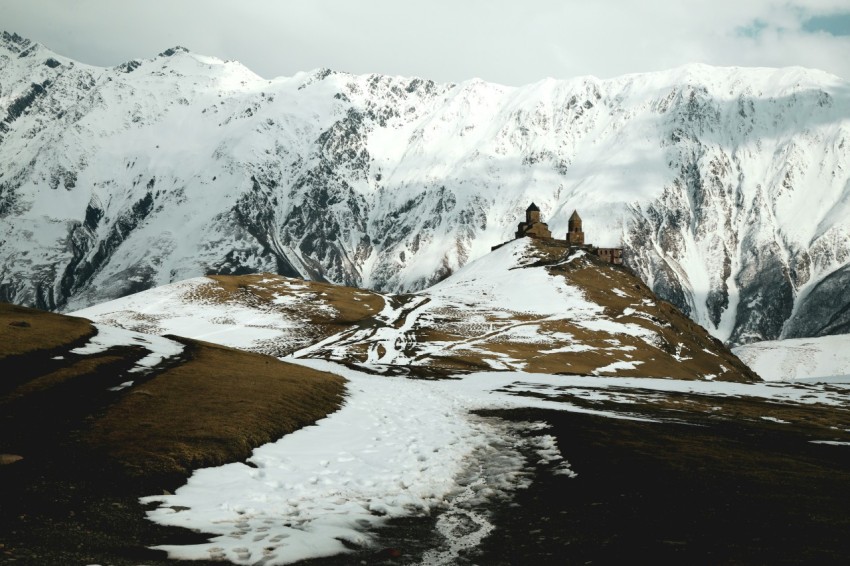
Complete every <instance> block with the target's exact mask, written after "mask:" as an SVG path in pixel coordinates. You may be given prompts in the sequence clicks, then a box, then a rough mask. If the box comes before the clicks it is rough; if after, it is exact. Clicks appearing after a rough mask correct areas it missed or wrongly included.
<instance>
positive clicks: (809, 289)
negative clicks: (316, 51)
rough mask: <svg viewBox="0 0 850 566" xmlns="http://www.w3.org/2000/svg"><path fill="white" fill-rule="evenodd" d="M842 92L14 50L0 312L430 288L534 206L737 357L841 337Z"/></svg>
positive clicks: (11, 40) (803, 76) (699, 81)
mask: <svg viewBox="0 0 850 566" xmlns="http://www.w3.org/2000/svg"><path fill="white" fill-rule="evenodd" d="M848 93H850V88H848V83H847V82H846V81H842V80H841V79H838V78H837V77H833V76H831V75H827V74H824V73H820V72H817V71H808V70H803V69H779V70H771V69H726V68H712V67H705V66H699V65H696V66H688V67H685V68H681V69H676V70H673V71H668V72H663V73H653V74H646V75H630V76H626V77H621V78H617V79H612V80H605V81H602V80H598V79H594V78H578V79H574V80H570V81H554V80H546V81H542V82H540V83H537V84H534V85H530V86H527V87H522V88H508V87H502V86H498V85H492V84H487V83H483V82H481V81H477V80H472V81H468V82H465V83H463V84H460V85H439V84H435V83H433V82H430V81H423V80H421V79H408V78H399V77H384V76H378V75H368V76H352V75H347V74H342V73H334V72H332V71H329V70H318V71H314V72H311V73H303V74H299V75H296V76H295V77H292V78H280V79H274V80H272V81H267V80H264V79H261V78H260V77H258V76H256V75H254V74H253V73H251V72H250V71H249V70H248V69H246V68H244V67H243V66H241V65H239V64H238V63H235V62H224V61H221V60H218V59H215V58H211V57H204V56H201V55H197V54H193V53H191V52H189V51H187V50H186V49H184V48H174V49H169V50H167V51H164V52H163V53H161V54H160V55H159V56H158V57H156V58H154V59H150V60H144V61H131V62H128V63H126V64H123V65H119V66H118V67H115V68H109V69H104V68H96V67H90V66H87V65H83V64H80V63H77V62H74V61H71V60H68V59H67V58H64V57H61V56H59V55H57V54H55V53H52V52H50V51H49V50H47V49H45V48H44V47H43V46H40V45H38V44H36V43H32V42H29V41H28V40H26V39H23V38H20V37H19V36H14V35H9V34H4V35H3V36H2V37H0V120H2V122H0V300H5V301H11V302H15V303H19V304H26V305H33V306H38V307H41V308H47V309H59V310H63V309H64V310H67V309H70V308H80V307H83V306H86V305H89V304H93V303H95V302H98V301H102V300H106V299H110V298H114V297H117V296H121V295H124V294H127V293H129V292H133V291H136V290H140V289H143V288H147V287H150V286H153V285H159V284H164V283H167V282H170V281H175V280H178V279H184V278H187V277H192V276H196V275H200V274H205V273H222V274H243V273H252V272H259V271H274V272H277V273H281V274H284V275H290V276H292V275H298V276H303V277H307V278H311V279H316V280H326V281H331V282H335V283H342V284H347V285H355V286H364V287H370V288H374V289H379V290H384V291H395V292H398V291H412V290H418V289H422V288H425V287H427V286H429V285H431V284H433V283H435V282H437V281H439V280H441V279H442V278H443V277H445V276H446V275H447V274H449V273H451V272H453V271H455V270H457V269H458V268H459V267H460V266H462V265H464V264H465V263H467V262H468V261H469V260H470V259H473V258H475V257H480V256H481V255H483V254H484V253H486V252H487V251H489V249H490V247H491V246H492V245H494V244H497V243H500V242H502V241H505V240H507V239H509V238H510V237H511V235H512V232H513V230H514V228H515V225H516V222H517V220H518V219H520V218H521V217H522V212H523V210H524V208H525V207H526V206H527V205H528V203H529V202H531V201H534V202H536V203H537V204H538V205H539V206H540V208H541V211H542V212H543V214H544V216H545V217H546V219H547V222H548V223H549V226H550V228H551V229H552V233H553V236H554V237H557V238H563V237H564V234H565V233H566V230H567V220H568V216H569V214H571V213H572V211H573V210H576V209H578V210H580V211H581V215H582V218H583V221H584V231H585V232H586V233H587V238H588V239H589V240H590V241H593V242H594V243H596V244H598V245H600V246H603V247H605V246H614V247H617V246H619V245H620V244H621V243H622V245H623V247H625V248H626V262H627V263H628V264H629V265H630V266H631V267H632V268H633V269H635V270H636V272H637V273H638V274H639V275H640V276H641V277H642V278H644V279H645V280H646V281H647V282H649V283H650V285H651V286H652V288H653V289H654V290H655V291H656V292H657V293H658V294H659V295H661V296H662V297H664V298H666V299H668V300H670V301H672V302H673V303H675V304H677V305H678V306H680V307H681V308H682V309H684V310H685V311H686V312H687V313H688V314H689V315H690V316H691V317H693V318H694V319H695V320H696V321H698V322H699V323H700V324H703V325H704V326H706V327H708V328H709V329H710V330H711V331H712V332H713V333H714V334H715V335H716V336H718V337H719V338H721V339H723V340H729V341H731V342H738V343H741V342H747V341H751V340H755V339H765V338H776V337H778V336H782V335H785V334H788V335H795V336H796V335H802V334H800V333H809V332H813V333H824V332H827V333H828V332H835V331H837V330H836V329H839V328H846V327H847V319H846V315H844V318H842V316H841V315H840V314H839V313H842V312H843V313H846V312H847V310H848V305H850V296H848V297H844V296H841V295H840V294H838V293H835V292H831V291H829V290H828V289H834V288H835V287H831V286H830V284H827V281H828V280H829V281H835V282H836V283H837V282H838V281H840V280H841V276H840V275H835V274H838V273H843V271H842V270H844V269H845V268H846V267H847V265H848V261H850V163H848V161H850V145H848V138H850V135H848V132H850V100H848V97H850V94H848ZM822 283H823V285H825V286H822V285H821V284H822ZM823 293H826V294H827V295H823ZM822 296H830V297H833V298H832V299H831V301H830V307H829V309H830V310H829V313H828V318H829V319H830V320H832V318H833V315H834V316H835V317H837V318H835V322H834V323H828V324H822V325H820V323H819V322H818V320H821V319H823V316H824V314H823V313H822V312H819V308H820V307H816V305H820V304H821V303H819V302H817V301H818V300H819V299H818V298H819V297H822ZM807 297H810V298H808V299H807ZM842 321H844V322H842Z"/></svg>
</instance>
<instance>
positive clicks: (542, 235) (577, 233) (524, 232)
mask: <svg viewBox="0 0 850 566" xmlns="http://www.w3.org/2000/svg"><path fill="white" fill-rule="evenodd" d="M514 237H515V238H538V239H541V240H548V241H549V242H551V243H553V244H561V245H567V246H569V247H570V248H580V249H583V250H585V251H587V252H588V253H591V254H594V255H596V256H598V257H599V258H600V259H602V260H603V261H606V262H608V263H614V264H617V265H622V263H623V248H598V247H596V246H594V245H592V244H586V243H585V240H584V229H583V228H582V222H581V216H579V215H578V211H577V210H574V211H573V213H572V215H570V219H569V221H568V222H567V237H566V239H564V240H558V239H556V238H553V237H552V231H551V230H549V225H548V224H546V223H545V222H542V221H541V220H540V208H539V207H538V206H537V205H536V204H534V203H533V202H532V203H531V206H529V207H528V208H527V209H525V222H520V223H519V225H518V226H517V231H516V233H515V234H514ZM498 247H500V246H495V247H494V248H493V249H494V250H495V249H496V248H498Z"/></svg>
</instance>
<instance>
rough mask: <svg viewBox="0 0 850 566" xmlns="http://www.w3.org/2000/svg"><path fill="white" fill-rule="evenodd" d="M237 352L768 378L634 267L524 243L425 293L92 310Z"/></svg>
mask: <svg viewBox="0 0 850 566" xmlns="http://www.w3.org/2000/svg"><path fill="white" fill-rule="evenodd" d="M76 314H78V315H80V316H86V317H89V318H92V319H94V320H98V321H100V322H103V323H108V324H113V325H118V326H122V327H124V328H129V329H133V330H143V331H147V332H154V333H165V332H168V333H176V334H181V335H184V336H189V337H196V338H202V339H204V340H210V341H213V342H219V343H222V344H227V345H230V346H236V347H242V348H249V349H254V350H257V351H262V352H272V353H275V355H292V356H294V357H299V358H320V359H328V360H334V361H339V362H343V363H349V364H357V365H358V366H360V367H368V368H370V369H371V370H373V371H379V372H387V371H390V372H399V371H402V372H405V373H409V374H411V375H420V376H439V375H449V374H451V373H456V372H458V371H461V372H469V371H481V370H522V371H525V372H530V373H550V374H558V373H560V374H586V375H611V376H617V375H621V376H630V377H666V378H676V379H703V380H712V379H718V380H727V381H756V380H758V378H757V377H756V376H755V374H753V373H752V372H751V371H750V370H749V369H748V368H747V367H746V366H745V365H743V364H742V363H741V362H740V361H739V360H738V359H737V358H735V356H734V355H732V354H731V353H730V352H729V351H728V350H727V349H726V348H725V346H723V345H722V344H721V343H719V342H718V341H717V340H716V339H713V338H712V337H711V336H710V335H709V334H708V333H707V332H706V331H705V330H704V329H702V328H701V327H700V326H699V325H697V324H695V323H694V322H693V321H691V320H690V319H688V318H687V317H685V316H684V315H682V313H681V312H679V311H678V309H676V308H675V307H674V306H672V305H670V304H669V303H666V302H664V301H662V300H660V299H658V297H656V296H655V294H654V293H653V292H652V291H651V290H650V289H649V288H648V287H647V286H646V285H645V284H643V283H642V282H641V281H640V280H639V279H637V278H636V277H635V276H634V275H633V274H632V273H631V272H630V270H629V269H627V268H624V267H622V266H619V265H613V264H609V263H605V262H603V261H601V260H599V259H598V258H596V257H595V256H592V255H589V254H587V253H585V252H584V251H582V250H578V251H575V253H573V254H570V248H569V247H567V246H563V245H558V244H554V243H550V242H546V241H543V240H537V239H531V238H521V239H518V240H514V241H512V242H510V243H508V244H507V245H505V246H502V247H501V248H499V249H498V250H496V251H494V252H492V253H490V254H488V255H486V256H484V257H482V258H480V259H478V260H476V261H473V262H471V263H470V264H469V265H467V266H466V267H464V268H463V269H461V270H460V271H458V272H457V273H455V274H452V275H451V276H449V277H448V278H447V279H445V280H444V281H443V282H441V283H439V284H437V285H435V286H433V287H431V288H429V289H426V290H424V291H421V292H419V293H414V294H405V295H381V294H377V293H374V292H371V291H365V290H362V289H355V288H347V287H335V286H330V285H326V284H321V283H315V282H310V281H298V280H293V279H287V278H283V277H280V276H275V275H269V274H263V275H249V276H230V277H227V276H215V277H211V278H199V279H192V280H189V281H185V282H181V283H177V284H173V285H168V286H164V287H160V288H157V289H152V290H150V291H144V292H142V293H138V294H136V295H131V296H128V297H124V298H122V299H117V300H115V301H109V302H106V303H103V304H100V305H97V306H95V307H92V308H89V309H85V310H82V311H78V312H77V313H76Z"/></svg>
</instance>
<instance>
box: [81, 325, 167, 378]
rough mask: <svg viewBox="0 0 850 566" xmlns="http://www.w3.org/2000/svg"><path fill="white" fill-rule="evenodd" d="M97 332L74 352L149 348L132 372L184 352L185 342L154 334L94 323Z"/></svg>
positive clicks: (92, 352)
mask: <svg viewBox="0 0 850 566" xmlns="http://www.w3.org/2000/svg"><path fill="white" fill-rule="evenodd" d="M94 327H95V328H97V334H95V335H94V336H92V337H91V339H90V340H89V341H88V343H86V344H85V345H83V346H80V347H79V348H74V349H73V350H71V353H72V354H79V355H83V356H88V355H92V354H99V353H101V352H105V351H106V350H108V349H109V348H113V347H116V346H141V347H143V348H145V349H146V350H148V352H149V354H148V355H147V356H145V357H143V358H142V359H140V360H139V361H137V362H136V365H135V367H133V368H132V369H130V370H129V371H130V373H136V372H142V371H147V370H149V369H151V368H153V367H155V366H157V365H158V364H160V363H161V362H162V361H163V360H166V359H168V358H172V357H174V356H178V355H180V354H181V353H182V352H183V344H181V343H180V342H176V341H174V340H169V339H168V338H163V337H161V336H152V335H149V334H142V333H140V332H133V331H131V330H124V329H123V328H115V327H112V326H107V325H105V324H97V323H95V324H94Z"/></svg>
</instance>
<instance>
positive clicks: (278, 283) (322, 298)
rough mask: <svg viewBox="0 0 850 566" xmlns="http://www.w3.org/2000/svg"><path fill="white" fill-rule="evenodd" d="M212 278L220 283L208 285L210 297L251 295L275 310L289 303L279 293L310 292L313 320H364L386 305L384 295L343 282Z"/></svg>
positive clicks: (269, 277) (258, 276) (340, 322)
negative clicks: (282, 301)
mask: <svg viewBox="0 0 850 566" xmlns="http://www.w3.org/2000/svg"><path fill="white" fill-rule="evenodd" d="M209 278H210V279H212V280H213V281H215V282H216V283H218V288H215V287H212V286H210V287H206V288H205V290H206V289H208V291H206V292H208V293H209V298H212V299H214V300H217V301H221V302H223V301H228V300H234V299H235V300H245V298H248V297H250V299H249V300H250V301H251V303H254V302H259V303H260V304H265V305H269V306H271V307H272V308H274V309H275V310H284V311H285V310H287V306H286V305H274V304H273V300H274V299H275V297H280V296H287V295H291V296H292V295H294V296H296V297H298V298H304V296H305V295H308V296H310V298H311V299H312V300H313V301H314V303H313V304H312V305H308V306H312V307H314V308H312V309H308V312H310V314H311V319H312V320H311V322H312V323H313V324H333V325H347V324H353V323H355V322H357V321H361V320H363V319H365V318H368V317H370V316H374V315H376V314H378V313H379V312H381V310H382V309H383V308H384V300H383V299H382V298H381V296H380V295H378V294H376V293H374V292H372V291H367V290H365V289H357V288H355V287H344V286H342V285H331V284H329V283H320V282H318V281H304V280H301V279H292V278H289V277H282V276H280V275H273V274H269V273H261V274H254V275H210V276H209ZM320 305H324V306H328V307H331V308H332V309H333V311H330V310H327V309H316V308H315V307H318V306H320ZM303 306H304V305H301V308H298V313H303V312H304V311H303Z"/></svg>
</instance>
